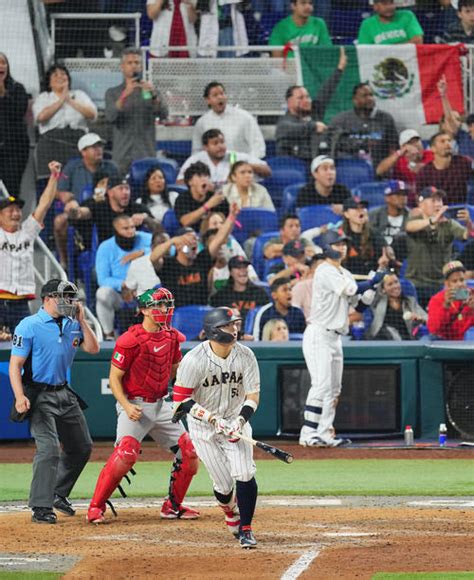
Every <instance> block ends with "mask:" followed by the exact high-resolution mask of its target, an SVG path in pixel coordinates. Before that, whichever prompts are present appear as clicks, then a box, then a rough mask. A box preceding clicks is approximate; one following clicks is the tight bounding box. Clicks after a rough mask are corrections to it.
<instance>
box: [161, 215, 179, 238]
mask: <svg viewBox="0 0 474 580" xmlns="http://www.w3.org/2000/svg"><path fill="white" fill-rule="evenodd" d="M161 225H162V226H163V227H164V229H165V232H166V233H167V234H168V235H169V236H170V237H173V236H174V235H175V233H176V232H177V231H178V230H179V228H180V227H181V225H180V223H179V221H178V218H177V217H176V214H175V213H174V209H169V210H168V211H167V212H166V213H165V215H164V216H163V219H162V220H161Z"/></svg>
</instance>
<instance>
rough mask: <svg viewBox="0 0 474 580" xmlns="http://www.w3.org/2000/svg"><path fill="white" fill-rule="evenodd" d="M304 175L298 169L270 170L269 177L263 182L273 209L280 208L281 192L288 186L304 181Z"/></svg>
mask: <svg viewBox="0 0 474 580" xmlns="http://www.w3.org/2000/svg"><path fill="white" fill-rule="evenodd" d="M304 179H305V175H304V173H302V172H301V171H300V170H298V169H272V175H271V177H267V178H266V179H265V180H264V181H263V182H262V185H264V186H265V187H266V188H267V189H268V192H269V193H270V196H271V198H272V201H273V203H274V205H275V207H276V208H277V209H278V208H279V207H280V206H281V202H282V198H283V192H284V190H285V188H286V187H288V185H294V184H296V183H301V182H302V181H304Z"/></svg>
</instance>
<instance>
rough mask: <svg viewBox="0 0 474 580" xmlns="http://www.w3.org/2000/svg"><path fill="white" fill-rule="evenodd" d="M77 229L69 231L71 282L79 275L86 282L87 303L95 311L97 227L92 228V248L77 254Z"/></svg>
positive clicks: (69, 271) (69, 272)
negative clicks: (94, 283)
mask: <svg viewBox="0 0 474 580" xmlns="http://www.w3.org/2000/svg"><path fill="white" fill-rule="evenodd" d="M74 237H75V229H74V228H73V226H68V229H67V259H68V266H69V267H68V274H69V279H70V280H71V281H73V282H74V281H75V277H76V275H77V277H78V278H80V279H81V280H82V281H83V282H84V291H85V293H86V303H87V306H88V307H89V308H91V309H92V310H94V304H95V293H94V289H93V284H92V282H93V276H94V271H95V255H96V253H97V248H98V247H99V236H98V233H97V226H96V225H95V224H94V225H93V226H92V234H91V248H90V249H89V250H85V251H84V252H80V253H79V254H78V253H77V252H76V247H75V243H74Z"/></svg>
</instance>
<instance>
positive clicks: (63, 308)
mask: <svg viewBox="0 0 474 580" xmlns="http://www.w3.org/2000/svg"><path fill="white" fill-rule="evenodd" d="M78 292H79V290H78V289H77V286H76V285H75V284H73V283H72V282H61V284H59V286H58V290H57V291H56V292H55V293H54V294H51V297H52V298H54V299H55V300H56V305H57V308H58V314H59V315H60V316H67V317H68V318H75V317H76V314H77V303H78V300H79V298H78Z"/></svg>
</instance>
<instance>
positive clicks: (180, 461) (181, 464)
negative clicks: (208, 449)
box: [169, 433, 199, 510]
mask: <svg viewBox="0 0 474 580" xmlns="http://www.w3.org/2000/svg"><path fill="white" fill-rule="evenodd" d="M178 445H179V451H178V453H177V455H176V458H175V460H174V462H173V467H172V470H171V477H170V488H169V499H170V502H171V505H172V506H173V509H175V510H179V507H180V506H181V504H182V503H183V499H184V496H185V495H186V492H187V491H188V488H189V486H190V484H191V480H192V478H193V477H194V476H195V475H196V473H197V470H198V466H199V459H198V456H197V454H196V450H195V449H194V445H193V442H192V441H191V438H190V437H189V435H188V434H187V433H183V434H182V435H181V437H180V438H179V439H178ZM179 455H181V457H179Z"/></svg>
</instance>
